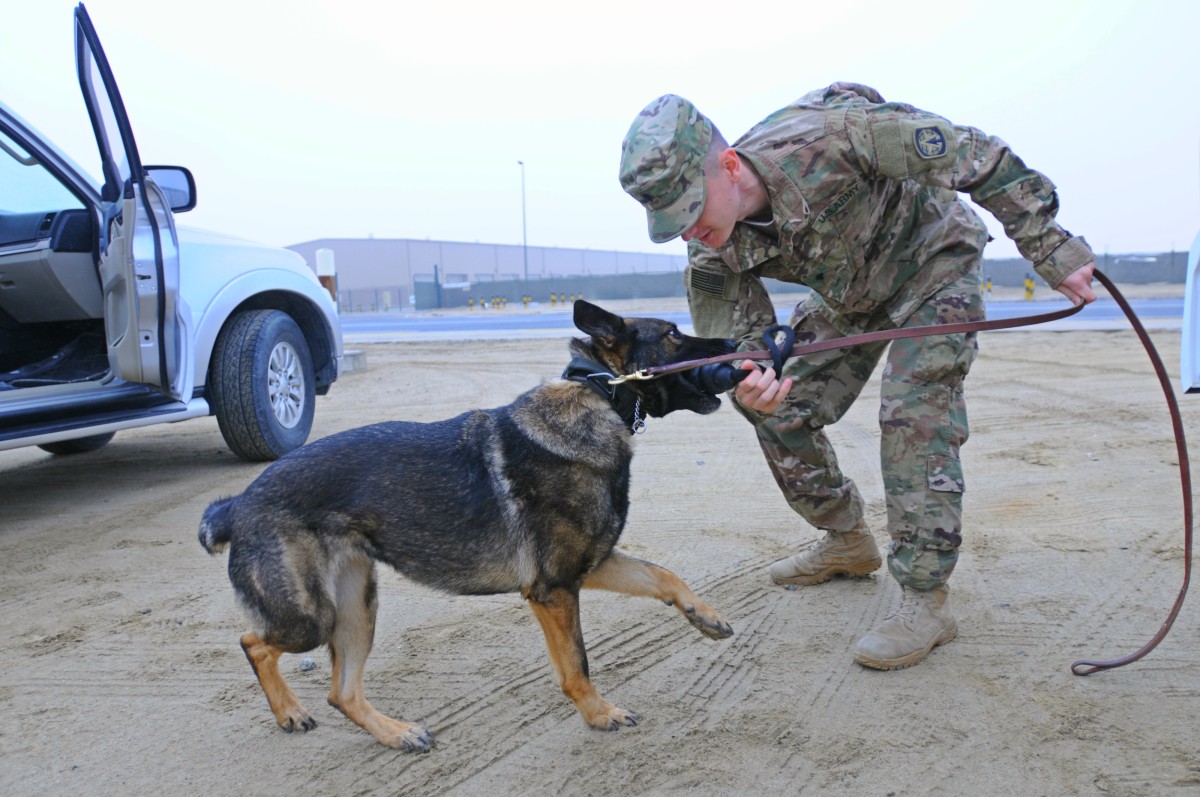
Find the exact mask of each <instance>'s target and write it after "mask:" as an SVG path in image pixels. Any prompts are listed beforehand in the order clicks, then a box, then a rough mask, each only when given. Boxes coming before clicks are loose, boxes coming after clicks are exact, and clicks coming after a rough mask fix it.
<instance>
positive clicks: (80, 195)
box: [0, 4, 342, 460]
mask: <svg viewBox="0 0 1200 797" xmlns="http://www.w3.org/2000/svg"><path fill="white" fill-rule="evenodd" d="M63 49H64V51H65V50H66V47H65V46H64V48H63ZM75 53H76V66H77V70H78V74H79V85H80V88H81V89H82V90H83V98H84V102H85V104H86V109H87V113H86V114H84V113H83V109H82V108H81V109H80V122H81V124H82V125H85V126H86V125H88V121H87V120H88V119H89V118H90V123H91V125H90V126H91V128H92V132H93V133H94V136H95V140H96V144H97V147H98V150H99V159H98V166H99V169H100V172H102V174H97V175H95V176H93V175H91V174H89V173H88V172H86V171H85V170H84V169H83V168H81V167H80V166H78V165H77V164H76V163H75V162H74V161H73V160H71V159H70V158H69V157H68V156H67V155H66V154H65V153H64V152H62V151H60V150H59V149H58V148H57V147H56V146H55V145H54V144H53V143H51V142H50V141H48V140H47V139H46V138H45V137H44V136H42V135H41V134H39V133H38V132H37V130H35V129H34V128H33V126H32V125H30V124H29V123H28V122H26V121H25V120H24V119H22V118H21V117H19V116H17V114H16V113H14V112H13V111H11V110H9V109H8V108H7V107H5V106H4V105H3V104H0V450H4V449H8V448H15V447H18V446H29V445H37V446H40V447H41V448H43V449H45V450H47V451H50V452H51V453H54V454H70V453H77V452H81V451H89V450H92V449H95V448H99V447H100V446H103V445H105V444H106V443H107V442H108V441H109V440H110V439H112V436H113V434H115V433H116V432H118V431H120V430H122V429H129V428H132V427H136V426H145V425H148V424H157V423H171V422H174V421H181V420H185V419H188V418H194V417H197V416H206V415H216V416H217V420H218V423H219V425H220V428H221V432H222V434H223V435H224V437H225V441H226V443H228V445H229V447H230V448H231V449H232V450H233V451H234V452H235V453H236V454H238V455H239V456H241V457H243V458H245V459H250V460H270V459H275V458H277V457H279V456H282V455H283V454H285V453H287V452H288V451H290V450H292V449H293V448H296V447H297V446H300V445H303V443H304V442H305V440H306V439H307V438H308V434H309V431H310V429H311V427H312V420H313V408H314V404H315V398H314V396H315V395H318V394H323V393H325V392H326V391H327V390H329V387H330V385H332V384H333V381H334V380H335V379H337V376H338V368H339V364H340V362H341V359H342V335H341V326H340V322H339V319H338V313H337V307H336V306H335V305H334V303H333V300H332V299H331V298H330V296H329V294H328V292H327V291H326V290H325V289H324V288H322V287H321V284H320V282H319V281H318V279H317V277H316V274H315V273H314V271H313V269H311V268H310V267H309V266H308V264H307V263H305V261H304V259H303V258H302V257H300V255H298V254H296V253H295V252H291V251H288V250H286V249H280V248H277V247H268V246H262V245H258V244H253V243H250V242H247V241H241V240H236V239H233V238H228V237H226V236H221V235H216V234H213V233H208V232H201V231H198V230H190V229H188V228H186V227H182V226H181V227H176V224H175V216H176V215H177V214H179V213H183V212H185V211H187V210H190V209H191V208H192V207H193V206H194V205H195V203H196V184H195V181H194V179H193V177H192V174H191V172H190V171H188V170H187V169H185V168H182V167H179V166H150V165H144V164H143V163H142V160H141V158H140V156H139V153H138V150H137V146H136V144H135V142H134V137H133V132H132V128H131V127H130V123H129V119H128V117H127V116H126V114H125V106H124V104H123V103H122V101H121V96H120V93H119V92H118V91H117V85H116V82H115V80H114V79H113V75H112V71H111V69H110V68H109V65H108V61H107V59H106V58H105V56H104V51H103V50H102V49H101V47H100V40H99V38H98V37H97V35H96V31H95V29H94V28H93V26H92V23H91V20H90V19H89V17H88V14H87V11H86V10H85V9H84V7H83V5H82V4H80V5H79V7H78V8H77V9H76V10H75ZM97 178H99V179H97Z"/></svg>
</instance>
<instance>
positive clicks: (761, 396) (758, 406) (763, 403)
mask: <svg viewBox="0 0 1200 797" xmlns="http://www.w3.org/2000/svg"><path fill="white" fill-rule="evenodd" d="M741 369H742V370H743V371H749V372H750V373H749V374H748V375H747V376H746V378H744V379H743V380H742V381H741V382H738V386H737V389H736V390H734V391H733V395H734V397H735V398H737V401H738V403H739V404H741V405H742V406H743V407H745V408H746V409H751V410H755V411H757V412H761V413H765V414H767V415H770V414H771V413H773V412H775V410H777V409H779V406H780V405H781V404H783V400H784V399H785V398H787V394H788V392H789V391H790V390H791V389H792V379H791V377H788V378H787V379H784V380H783V381H782V382H780V381H779V380H778V379H776V378H775V369H774V368H771V367H767V368H766V369H765V370H762V371H760V370H759V369H758V366H756V365H755V364H754V361H753V360H742V363H741Z"/></svg>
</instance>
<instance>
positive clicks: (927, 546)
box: [620, 83, 1095, 670]
mask: <svg viewBox="0 0 1200 797" xmlns="http://www.w3.org/2000/svg"><path fill="white" fill-rule="evenodd" d="M620 179H621V185H622V187H623V188H624V189H625V191H627V192H628V193H629V194H630V195H631V196H633V197H634V198H635V199H637V200H638V202H640V203H641V204H642V205H643V206H644V207H645V208H646V212H647V214H648V217H649V226H650V238H651V240H653V241H655V242H658V243H662V242H665V241H669V240H671V239H673V238H676V237H678V236H681V235H682V236H683V239H684V240H685V241H687V242H688V266H687V269H686V271H685V275H684V278H685V280H686V283H687V292H688V304H689V307H690V309H691V314H692V320H693V324H694V326H695V328H696V333H697V334H698V335H703V336H713V337H715V336H723V337H734V338H738V339H739V340H740V341H741V348H742V349H743V350H747V349H761V348H764V343H763V341H762V339H761V335H762V332H763V330H765V329H766V328H767V327H769V326H770V325H772V324H774V323H775V320H776V319H775V309H774V307H773V305H772V303H771V300H770V297H769V296H768V295H767V291H766V290H765V288H764V287H763V278H765V277H771V278H774V279H778V280H783V281H785V282H791V283H796V284H800V285H805V286H807V287H808V288H810V289H811V293H810V294H809V295H808V297H807V298H806V299H805V300H804V301H802V302H800V304H798V305H797V306H796V308H795V310H794V311H793V313H792V316H791V319H790V321H789V324H790V325H791V326H792V327H793V328H794V329H795V330H796V342H797V343H806V342H813V341H819V340H826V339H829V338H835V337H841V336H844V335H851V334H855V333H860V332H866V331H870V330H877V329H889V328H898V327H909V326H923V325H929V324H946V323H954V322H960V321H974V320H981V319H983V317H984V304H983V297H982V295H981V291H980V283H981V265H982V256H983V247H984V244H985V243H986V242H987V240H988V234H987V229H986V227H985V226H984V224H983V222H982V220H981V219H980V218H979V217H978V216H977V215H976V214H975V213H974V212H973V211H972V210H971V209H970V208H969V207H968V206H967V204H966V203H965V202H963V201H962V200H961V199H960V198H959V196H958V193H957V192H960V191H961V192H965V193H968V194H969V195H970V196H971V198H972V199H973V200H974V201H975V202H976V203H978V204H979V205H981V206H983V207H984V208H986V209H987V210H988V211H989V212H991V213H992V214H993V215H994V216H995V217H996V218H997V219H999V220H1000V221H1001V222H1002V223H1003V224H1004V228H1005V230H1006V231H1007V233H1008V235H1009V236H1010V237H1011V238H1012V239H1013V241H1014V242H1015V243H1016V245H1017V248H1018V249H1019V250H1020V251H1021V253H1022V254H1023V255H1024V256H1025V257H1026V258H1028V259H1029V260H1031V261H1033V263H1034V264H1035V266H1034V268H1035V269H1036V270H1037V272H1038V274H1040V275H1041V276H1042V277H1043V278H1044V279H1045V280H1046V282H1047V283H1049V284H1050V285H1051V286H1053V287H1055V288H1056V289H1057V290H1059V291H1060V292H1061V293H1063V294H1065V295H1066V296H1067V297H1069V298H1070V299H1071V300H1072V301H1073V302H1075V303H1076V304H1078V303H1080V302H1090V301H1092V300H1093V299H1095V294H1094V293H1093V292H1092V289H1091V279H1092V271H1093V260H1094V259H1095V258H1094V255H1093V254H1092V251H1091V249H1090V248H1089V247H1088V245H1087V243H1086V242H1085V241H1084V239H1083V238H1080V237H1073V236H1072V235H1071V234H1070V233H1068V232H1067V231H1065V230H1064V229H1062V227H1060V226H1059V225H1058V224H1057V223H1056V222H1055V214H1056V212H1057V210H1058V197H1057V196H1056V194H1055V191H1054V184H1053V183H1051V182H1050V180H1049V179H1047V178H1046V177H1045V176H1044V175H1042V174H1040V173H1038V172H1036V171H1033V170H1032V169H1029V168H1028V167H1026V166H1025V164H1024V163H1022V161H1021V160H1020V159H1019V158H1018V157H1017V156H1016V155H1014V154H1013V153H1012V151H1011V150H1010V149H1009V148H1008V145H1006V144H1005V143H1004V142H1003V141H1001V140H1000V139H998V138H995V137H993V136H988V135H986V134H985V133H983V132H981V131H980V130H977V129H975V128H971V127H964V126H960V125H955V124H952V123H950V122H948V121H947V120H945V119H943V118H941V117H939V116H935V115H933V114H930V113H926V112H924V111H921V110H918V109H916V108H914V107H912V106H910V105H904V104H900V103H887V102H884V100H883V98H882V97H881V96H880V95H879V93H878V92H877V91H875V90H874V89H872V88H868V87H867V86H862V85H857V84H853V83H835V84H833V85H831V86H829V87H828V88H825V89H821V90H818V91H814V92H812V93H810V94H807V95H805V96H804V97H802V98H800V99H799V100H798V101H797V102H795V103H794V104H792V105H789V106H788V107H786V108H783V109H781V110H779V111H777V112H775V113H773V114H771V115H770V116H768V117H767V118H766V119H764V120H763V121H762V122H760V123H759V124H757V125H756V126H754V127H753V128H752V129H751V130H750V131H749V132H748V133H746V134H745V135H744V136H742V137H741V138H740V139H738V140H737V141H735V142H734V143H733V145H732V146H729V145H728V144H727V143H726V142H725V139H724V138H722V136H721V133H720V132H719V131H718V130H717V129H716V128H715V127H714V126H713V124H712V122H710V121H709V120H708V119H707V118H706V117H705V116H704V115H703V114H701V113H700V112H699V111H698V110H697V109H696V107H695V106H694V105H692V104H691V103H690V102H688V101H687V100H685V99H683V98H681V97H678V96H675V95H670V94H668V95H665V96H662V97H659V98H658V99H656V100H654V101H653V102H651V103H650V104H649V105H648V106H646V108H644V109H643V110H642V111H641V113H639V114H638V116H637V118H636V119H635V120H634V122H633V125H632V126H631V127H630V129H629V133H628V134H627V135H626V137H625V140H624V142H623V145H622V150H621V173H620ZM885 350H886V351H887V356H886V362H885V364H884V369H883V377H882V381H883V384H882V396H881V403H880V413H879V421H880V429H881V432H882V437H881V452H880V460H881V465H882V469H883V484H884V493H885V501H886V506H887V528H888V533H889V535H890V537H891V545H890V547H889V550H888V557H887V561H888V569H889V571H890V572H891V574H892V576H893V577H894V578H895V579H896V581H897V582H899V584H900V586H901V592H902V595H901V599H900V604H899V606H898V607H897V608H896V609H894V610H893V611H892V612H891V613H890V614H888V616H887V617H886V618H885V619H884V620H883V622H882V623H881V624H880V625H879V626H877V627H876V628H875V629H873V630H871V631H870V632H869V633H867V634H866V635H865V636H864V637H862V638H861V639H860V640H859V641H858V642H857V644H856V645H855V649H854V658H855V660H856V661H857V662H859V663H860V664H862V665H865V666H868V667H874V668H878V669H883V670H893V669H900V668H903V667H910V666H913V665H915V664H917V663H919V662H921V661H922V660H923V659H924V658H925V656H927V655H928V653H929V651H930V650H932V649H933V648H934V647H935V646H937V645H940V644H944V643H946V642H949V641H950V640H951V639H953V638H954V636H955V634H956V633H957V623H956V621H955V619H954V615H953V613H952V612H951V610H950V606H949V603H948V595H949V590H948V588H947V586H946V582H947V579H948V578H949V577H950V573H951V572H952V571H953V569H954V565H955V562H956V561H957V558H958V548H959V545H960V543H961V541H962V492H963V475H962V466H961V464H960V461H959V447H960V446H961V445H962V444H963V443H964V442H965V441H966V439H967V415H966V407H965V404H964V402H963V391H962V386H963V379H964V378H965V377H966V375H967V371H968V370H969V369H970V367H971V363H972V361H973V360H974V358H975V353H976V341H975V336H974V335H973V334H969V335H939V336H927V337H921V338H912V339H908V340H896V341H892V342H891V344H890V348H889V347H888V344H883V343H881V344H872V345H865V346H859V347H856V348H851V349H844V350H835V351H830V352H822V353H818V354H815V355H811V356H806V357H802V358H801V357H797V358H792V359H790V360H788V361H787V363H786V364H785V366H784V368H783V373H782V374H781V375H778V377H779V378H777V375H776V374H775V373H774V371H773V369H771V368H766V369H764V370H761V371H760V370H758V369H756V368H755V367H754V366H753V364H752V363H751V362H749V361H746V362H743V364H742V366H743V367H744V368H746V369H748V370H753V373H751V374H750V375H749V376H747V377H746V378H745V379H744V380H743V381H742V382H741V383H740V384H739V385H738V387H737V388H736V390H735V391H734V394H733V395H734V405H735V406H736V407H737V408H738V411H739V412H741V413H742V415H744V416H745V417H746V418H747V419H748V420H749V421H750V422H751V423H753V424H754V428H755V431H756V432H757V435H758V440H759V444H760V445H761V447H762V450H763V453H764V454H765V455H766V458H767V462H768V463H769V465H770V467H771V470H772V472H773V474H774V476H775V479H776V481H777V483H778V484H779V487H780V489H781V490H782V491H783V494H784V497H785V498H786V499H787V501H788V503H789V504H790V505H791V507H792V508H793V509H794V510H795V511H796V512H797V513H799V514H800V516H801V517H803V518H804V519H805V520H806V521H808V523H810V524H811V525H813V526H815V527H816V528H817V529H820V530H822V531H824V532H825V534H824V537H823V538H822V539H821V540H819V541H818V542H817V543H816V544H815V545H814V546H812V547H810V548H808V549H807V550H804V551H802V552H801V553H799V554H796V555H795V556H790V557H788V558H786V559H782V560H780V561H778V562H776V563H774V564H773V565H771V567H770V576H771V578H772V580H773V581H774V582H775V583H777V584H799V585H813V584H820V583H822V582H824V581H828V580H829V579H830V578H831V577H833V576H835V575H844V576H861V575H866V574H868V573H871V572H873V571H874V570H876V569H878V567H879V566H880V564H881V563H882V559H881V556H880V552H879V548H878V547H877V545H876V542H875V539H874V537H873V536H872V534H871V531H870V529H869V528H868V527H867V524H866V523H865V521H864V518H863V499H862V497H861V496H860V495H859V491H858V488H857V487H856V486H855V484H854V482H853V481H851V480H850V479H849V478H847V477H846V476H844V475H843V474H842V472H841V470H840V469H839V468H838V464H837V458H836V456H835V454H834V451H833V448H832V447H831V445H830V443H829V440H828V439H827V437H826V435H825V433H824V431H823V429H824V427H825V426H826V425H828V424H831V423H833V422H835V421H837V420H838V419H839V418H841V417H842V415H843V414H844V413H845V412H846V410H847V409H848V408H849V406H850V404H851V403H852V402H853V401H854V400H855V398H857V396H858V394H859V392H860V391H861V390H862V388H863V386H864V384H865V383H866V381H867V379H868V378H869V377H870V375H871V373H872V371H874V369H875V366H876V365H877V363H878V362H879V360H880V359H881V358H882V357H883V356H884V352H885Z"/></svg>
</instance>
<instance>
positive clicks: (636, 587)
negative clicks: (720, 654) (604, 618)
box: [583, 551, 733, 639]
mask: <svg viewBox="0 0 1200 797" xmlns="http://www.w3.org/2000/svg"><path fill="white" fill-rule="evenodd" d="M583 586H584V588H585V589H603V590H608V591H609V592H620V593H623V594H625V595H640V596H642V597H646V598H658V599H659V600H660V601H662V602H663V603H665V604H667V605H668V606H674V607H675V608H676V609H678V610H679V613H680V614H682V615H683V616H684V618H685V619H686V620H687V621H688V622H689V623H691V624H692V625H694V626H695V627H696V628H697V629H698V630H699V631H700V633H702V634H704V635H705V636H706V637H711V638H712V639H724V638H725V637H727V636H730V635H732V634H733V629H732V628H730V626H729V623H727V622H725V618H723V617H722V616H721V615H720V613H718V612H717V610H716V609H714V608H713V607H711V606H709V605H708V604H707V603H705V602H704V601H702V600H700V599H699V598H698V597H696V593H694V592H692V591H691V589H689V588H688V585H687V584H685V583H683V579H681V578H680V577H679V576H677V575H675V574H674V573H672V572H671V571H670V570H667V569H666V568H665V567H659V566H658V565H656V564H653V563H652V562H643V561H642V560H641V559H634V558H633V557H632V556H626V555H625V554H623V553H621V552H620V551H613V552H612V554H611V555H609V557H608V558H607V559H605V560H604V561H603V562H601V563H600V565H599V566H598V567H597V568H596V569H595V570H593V571H592V572H590V573H588V574H587V577H586V578H585V579H584V580H583Z"/></svg>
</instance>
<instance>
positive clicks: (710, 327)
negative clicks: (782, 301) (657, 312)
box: [684, 241, 775, 349]
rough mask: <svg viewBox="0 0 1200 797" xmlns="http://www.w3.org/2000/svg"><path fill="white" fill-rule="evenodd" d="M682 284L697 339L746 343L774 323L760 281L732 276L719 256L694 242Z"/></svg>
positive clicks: (748, 276)
mask: <svg viewBox="0 0 1200 797" xmlns="http://www.w3.org/2000/svg"><path fill="white" fill-rule="evenodd" d="M684 281H685V283H686V285H687V297H688V309H689V310H690V311H691V314H692V326H693V327H694V328H695V330H696V334H697V335H699V336H701V337H705V338H735V339H738V340H739V341H742V342H750V341H753V340H755V339H756V338H757V337H759V336H760V335H761V334H762V330H764V329H766V328H767V327H769V326H771V325H772V324H774V323H775V306H774V305H773V304H772V303H771V297H770V296H769V295H768V294H767V290H766V288H765V287H764V286H763V283H762V280H761V279H759V277H758V276H757V275H755V274H753V273H750V272H741V273H735V272H734V271H733V270H731V269H730V268H729V267H728V266H727V265H726V264H725V261H724V260H723V259H722V257H721V254H720V253H719V252H717V251H716V250H714V249H711V248H709V247H707V246H704V245H703V244H701V243H698V242H697V241H691V242H689V243H688V265H687V268H686V270H685V271H684ZM739 348H741V349H759V348H762V345H761V341H760V343H759V345H757V346H756V345H752V344H751V345H748V346H746V345H743V346H739Z"/></svg>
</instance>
